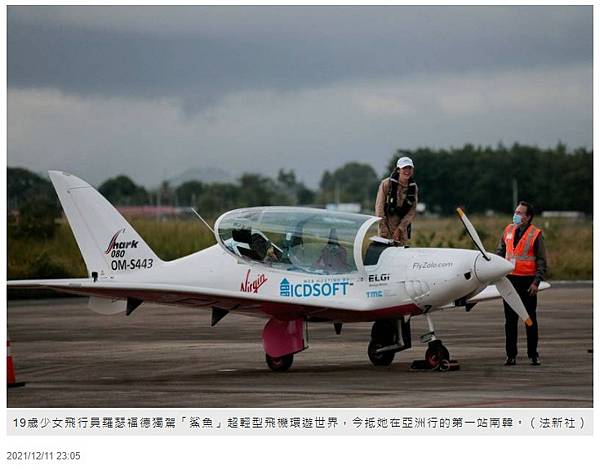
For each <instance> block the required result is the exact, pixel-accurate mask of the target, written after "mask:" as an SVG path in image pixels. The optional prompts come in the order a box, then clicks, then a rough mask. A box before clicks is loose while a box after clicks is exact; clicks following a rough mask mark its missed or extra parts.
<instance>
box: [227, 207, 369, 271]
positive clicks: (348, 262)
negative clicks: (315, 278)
mask: <svg viewBox="0 0 600 470" xmlns="http://www.w3.org/2000/svg"><path fill="white" fill-rule="evenodd" d="M378 220H379V218H378V217H373V216H369V215H363V214H351V213H345V212H335V211H328V210H323V209H311V208H299V207H253V208H248V209H236V210H233V211H230V212H227V213H225V214H223V215H222V216H221V217H219V219H218V220H217V221H216V223H215V234H216V237H217V240H218V243H219V244H220V245H221V246H222V247H223V248H225V250H226V251H228V252H229V253H231V254H232V255H234V256H236V257H240V258H242V259H243V260H244V261H245V262H256V263H261V264H268V265H270V266H272V267H273V268H276V269H283V270H294V271H304V272H307V273H312V274H345V273H352V272H355V271H357V270H359V269H362V268H363V256H364V252H365V250H366V246H364V244H365V239H367V244H368V239H369V237H370V236H371V235H376V234H377V233H376V228H377V226H376V225H374V224H375V222H377V221H378ZM374 231H375V232H374ZM367 234H368V235H369V237H367ZM363 248H364V249H363Z"/></svg>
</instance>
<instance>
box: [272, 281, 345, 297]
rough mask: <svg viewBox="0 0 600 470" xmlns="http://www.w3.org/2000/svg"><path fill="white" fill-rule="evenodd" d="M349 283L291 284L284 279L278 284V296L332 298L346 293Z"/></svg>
mask: <svg viewBox="0 0 600 470" xmlns="http://www.w3.org/2000/svg"><path fill="white" fill-rule="evenodd" d="M350 285H352V284H350V282H349V281H346V280H344V281H332V282H313V283H311V282H301V283H298V284H292V283H291V282H290V281H288V280H287V279H286V278H284V279H282V280H281V283H280V284H279V295H280V296H281V297H321V296H323V297H334V296H337V295H346V294H347V293H348V286H350Z"/></svg>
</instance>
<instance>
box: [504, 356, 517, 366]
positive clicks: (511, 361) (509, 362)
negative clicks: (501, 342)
mask: <svg viewBox="0 0 600 470" xmlns="http://www.w3.org/2000/svg"><path fill="white" fill-rule="evenodd" d="M516 363H517V359H516V358H514V357H507V358H506V362H505V363H504V365H505V366H514V365H515V364H516Z"/></svg>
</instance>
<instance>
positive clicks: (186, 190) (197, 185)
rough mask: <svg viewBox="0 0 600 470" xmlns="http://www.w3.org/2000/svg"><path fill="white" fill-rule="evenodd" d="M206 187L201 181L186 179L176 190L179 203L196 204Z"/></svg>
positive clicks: (184, 204)
mask: <svg viewBox="0 0 600 470" xmlns="http://www.w3.org/2000/svg"><path fill="white" fill-rule="evenodd" d="M204 189H205V186H204V184H202V183H201V182H200V181H195V180H194V181H186V182H185V183H183V184H182V185H181V186H178V187H177V189H176V190H175V198H176V199H177V203H178V205H183V206H195V205H196V203H197V202H198V200H199V198H200V196H201V195H202V193H203V192H204Z"/></svg>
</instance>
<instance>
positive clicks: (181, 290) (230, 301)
mask: <svg viewBox="0 0 600 470" xmlns="http://www.w3.org/2000/svg"><path fill="white" fill-rule="evenodd" d="M7 285H8V287H9V288H22V289H40V288H41V289H44V288H46V289H52V290H56V291H60V292H67V293H70V294H78V295H84V296H86V295H87V296H91V298H92V301H91V302H90V308H92V310H95V311H97V312H99V313H119V312H123V311H128V313H131V312H130V311H129V310H130V309H132V307H131V306H132V305H135V307H137V306H139V305H140V304H141V303H142V302H144V301H147V302H154V303H160V304H171V305H182V306H188V307H206V308H211V307H216V308H219V309H222V310H227V311H229V310H240V311H243V312H245V313H255V314H259V315H261V316H265V317H267V316H271V314H270V313H268V312H269V308H268V307H266V308H265V302H264V301H260V300H258V299H257V298H256V297H255V296H252V295H251V294H246V293H244V292H239V293H235V294H234V293H232V292H229V291H222V290H219V289H210V288H202V289H200V288H198V287H194V286H181V285H177V286H174V285H170V284H156V283H147V282H144V283H139V282H116V281H106V280H102V281H96V282H94V281H93V280H92V279H88V278H80V279H37V280H23V281H8V283H7ZM102 299H107V301H104V302H103V301H102ZM132 300H134V302H133V304H132ZM117 301H125V302H123V303H120V304H115V302H117ZM266 303H267V304H271V302H266ZM110 304H113V307H112V308H110V307H109V305H110ZM119 306H120V307H121V308H119ZM135 307H133V308H135ZM265 310H267V311H266V312H265ZM240 313H241V312H240ZM304 313H305V312H304V308H303V306H300V305H299V306H294V305H287V306H286V316H291V317H293V318H296V317H298V316H301V315H302V314H304Z"/></svg>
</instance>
